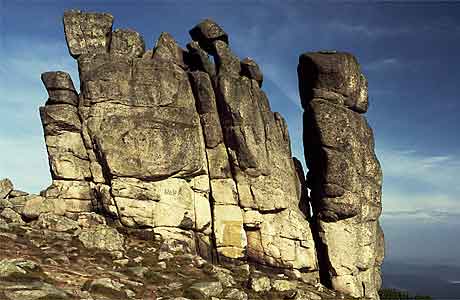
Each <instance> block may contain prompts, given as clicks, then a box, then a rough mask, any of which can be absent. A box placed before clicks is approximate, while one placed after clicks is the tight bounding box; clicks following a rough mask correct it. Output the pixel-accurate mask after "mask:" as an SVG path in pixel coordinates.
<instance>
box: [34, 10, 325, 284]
mask: <svg viewBox="0 0 460 300" xmlns="http://www.w3.org/2000/svg"><path fill="white" fill-rule="evenodd" d="M112 20H113V18H112V16H110V15H107V14H97V13H83V12H79V11H70V12H67V13H65V15H64V29H65V34H66V40H67V44H68V47H69V51H70V53H71V55H72V56H73V57H74V58H75V59H76V60H77V62H78V68H79V75H80V89H81V91H80V93H79V94H78V93H77V91H76V90H75V88H74V85H73V83H72V81H71V79H70V76H69V75H68V74H66V73H64V72H48V73H45V74H43V76H42V79H43V82H44V84H45V86H46V88H47V90H48V92H49V95H50V99H49V100H48V101H47V103H46V105H45V106H44V107H42V108H40V112H41V117H42V123H43V128H44V133H45V140H46V144H47V149H48V154H49V161H50V170H51V174H52V178H53V185H52V186H51V187H49V188H48V189H47V190H46V191H44V192H43V193H42V196H43V197H44V198H40V199H39V200H35V202H36V203H34V205H32V207H31V209H29V211H30V214H29V215H30V218H36V217H37V212H41V209H42V208H43V207H44V208H43V211H53V209H54V212H55V213H56V210H57V211H58V212H59V213H60V212H61V209H62V208H63V209H64V211H65V212H64V213H63V214H66V215H69V213H70V214H72V213H81V212H87V211H97V212H100V213H101V214H104V215H105V216H109V217H110V218H112V220H115V221H116V222H118V223H119V224H121V225H123V226H127V227H134V228H153V231H154V232H155V233H156V234H160V235H162V237H163V238H164V239H165V240H167V241H168V240H169V241H171V242H170V247H172V248H174V247H178V243H177V241H179V244H180V245H182V246H181V247H185V248H188V249H191V250H192V251H197V252H198V253H199V254H201V255H202V256H204V257H208V258H210V259H217V260H221V261H228V260H230V261H239V260H251V261H255V262H257V263H260V264H264V265H267V266H270V267H275V268H280V269H286V270H292V269H295V270H297V271H296V272H298V273H299V274H304V275H303V278H308V280H310V281H311V282H317V281H318V278H319V274H318V263H317V258H316V250H315V245H314V239H313V234H312V232H311V229H310V224H309V222H308V221H307V217H308V213H309V212H308V211H307V210H303V211H304V212H306V214H305V213H304V212H302V211H301V210H300V209H299V207H302V206H305V205H307V206H308V203H300V202H301V201H305V200H306V197H305V193H304V191H305V185H304V184H303V182H304V180H303V178H304V175H303V172H302V174H300V173H298V167H296V165H295V163H294V161H293V158H292V154H291V149H290V140H289V135H288V131H287V126H286V123H285V121H284V119H283V118H282V117H281V115H280V114H278V113H274V112H272V111H271V110H270V106H269V102H268V99H267V96H266V95H265V93H264V92H263V91H262V90H261V85H262V80H263V75H262V72H261V71H260V68H259V67H258V65H257V64H256V63H255V62H254V61H253V60H252V59H244V60H243V61H240V59H239V58H238V57H237V56H236V55H235V54H233V52H232V51H231V49H230V47H229V39H228V35H227V34H226V33H225V32H224V31H223V29H222V28H221V27H219V25H217V24H216V23H214V22H213V21H212V20H205V21H203V22H201V23H200V24H198V25H197V26H196V27H195V28H193V29H192V30H190V35H191V37H192V39H193V41H192V42H190V43H189V44H188V45H187V50H185V49H183V48H181V47H180V46H179V45H178V44H177V43H176V41H175V40H174V38H173V37H172V36H171V35H170V34H168V33H162V34H161V35H160V37H159V38H158V41H157V42H156V45H155V48H154V49H152V50H148V51H145V44H144V41H143V39H142V37H141V36H140V35H139V34H138V33H136V32H134V31H131V30H124V29H115V30H114V31H113V32H112ZM210 56H212V57H213V58H214V61H215V64H214V63H213V61H212V60H210V59H209V57H210ZM57 91H59V92H57ZM44 202H47V204H45V203H44ZM51 203H52V204H51ZM57 203H61V204H62V203H63V205H58V204H57ZM53 205H54V206H53ZM45 208H49V209H45ZM59 213H58V214H59Z"/></svg>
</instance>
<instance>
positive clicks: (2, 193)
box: [0, 178, 14, 199]
mask: <svg viewBox="0 0 460 300" xmlns="http://www.w3.org/2000/svg"><path fill="white" fill-rule="evenodd" d="M13 189H14V186H13V183H12V182H11V180H9V179H8V178H4V179H2V180H0V199H4V198H6V197H7V196H8V195H9V194H10V192H11V191H13Z"/></svg>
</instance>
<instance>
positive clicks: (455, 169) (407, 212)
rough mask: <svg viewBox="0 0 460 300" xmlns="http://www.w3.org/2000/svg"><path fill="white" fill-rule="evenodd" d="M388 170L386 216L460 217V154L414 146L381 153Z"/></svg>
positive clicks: (385, 174) (386, 179) (385, 178)
mask: <svg viewBox="0 0 460 300" xmlns="http://www.w3.org/2000/svg"><path fill="white" fill-rule="evenodd" d="M378 155H379V157H380V160H381V163H382V168H383V172H384V187H383V205H384V211H383V216H384V217H385V218H406V219H407V220H408V221H409V220H431V221H442V222H451V221H453V220H459V219H460V197H459V196H458V195H459V193H460V184H459V183H458V174H460V158H459V157H458V156H455V155H444V154H442V155H424V154H421V153H419V152H417V151H414V150H399V151H397V150H386V149H383V150H381V151H379V153H378Z"/></svg>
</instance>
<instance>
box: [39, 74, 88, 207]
mask: <svg viewBox="0 0 460 300" xmlns="http://www.w3.org/2000/svg"><path fill="white" fill-rule="evenodd" d="M42 81H43V83H44V85H45V87H46V89H47V91H48V94H49V98H48V101H47V102H46V105H45V106H43V107H40V117H41V120H42V124H43V131H44V134H45V142H46V148H47V151H48V159H49V165H50V171H51V177H52V180H53V183H52V185H51V186H50V187H49V188H48V189H46V190H45V191H44V192H43V193H42V194H43V196H45V197H46V198H48V199H55V200H56V201H57V199H59V202H61V204H64V205H63V206H64V207H65V209H66V211H68V212H70V213H73V212H74V213H78V212H87V211H91V210H92V205H91V201H92V200H93V199H94V195H93V191H92V188H91V186H90V181H89V180H90V179H91V178H92V174H91V170H90V160H89V158H88V154H87V151H86V149H85V145H84V143H83V138H82V124H81V120H80V116H79V112H78V106H77V105H78V94H77V92H76V91H75V87H74V85H73V83H72V80H71V78H70V76H69V75H68V74H67V73H64V72H59V71H58V72H47V73H43V74H42Z"/></svg>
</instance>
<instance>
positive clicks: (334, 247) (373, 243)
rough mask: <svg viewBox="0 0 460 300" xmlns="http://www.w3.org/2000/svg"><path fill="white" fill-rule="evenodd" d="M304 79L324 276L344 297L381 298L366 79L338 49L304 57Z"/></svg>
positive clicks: (310, 179)
mask: <svg viewBox="0 0 460 300" xmlns="http://www.w3.org/2000/svg"><path fill="white" fill-rule="evenodd" d="M298 76H299V89H300V95H301V100H302V106H303V108H304V110H305V112H304V136H303V139H304V146H305V159H306V162H307V165H308V168H309V172H308V175H307V186H308V188H309V189H311V195H310V196H311V201H312V207H313V214H314V232H316V233H317V234H316V236H317V237H316V238H317V247H318V259H319V264H320V269H321V270H322V280H323V281H325V282H328V283H329V284H330V285H332V287H333V288H334V289H335V290H338V291H341V292H344V293H346V294H350V295H352V296H355V297H363V296H366V297H369V298H372V299H378V294H377V292H378V290H379V288H380V285H381V278H380V265H381V264H382V260H383V254H384V243H383V232H382V230H381V228H380V225H379V222H378V218H379V216H380V213H381V208H382V206H381V185H382V172H381V169H380V165H379V162H378V160H377V158H376V156H375V154H374V138H373V133H372V129H371V128H370V127H369V125H368V123H367V121H366V118H365V117H364V113H365V112H366V111H367V108H368V95H367V81H366V78H365V77H364V75H363V74H362V73H361V71H360V68H359V64H358V63H357V61H356V59H355V58H354V57H353V56H352V55H350V54H348V53H338V52H317V53H305V54H303V55H301V56H300V59H299V66H298Z"/></svg>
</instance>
